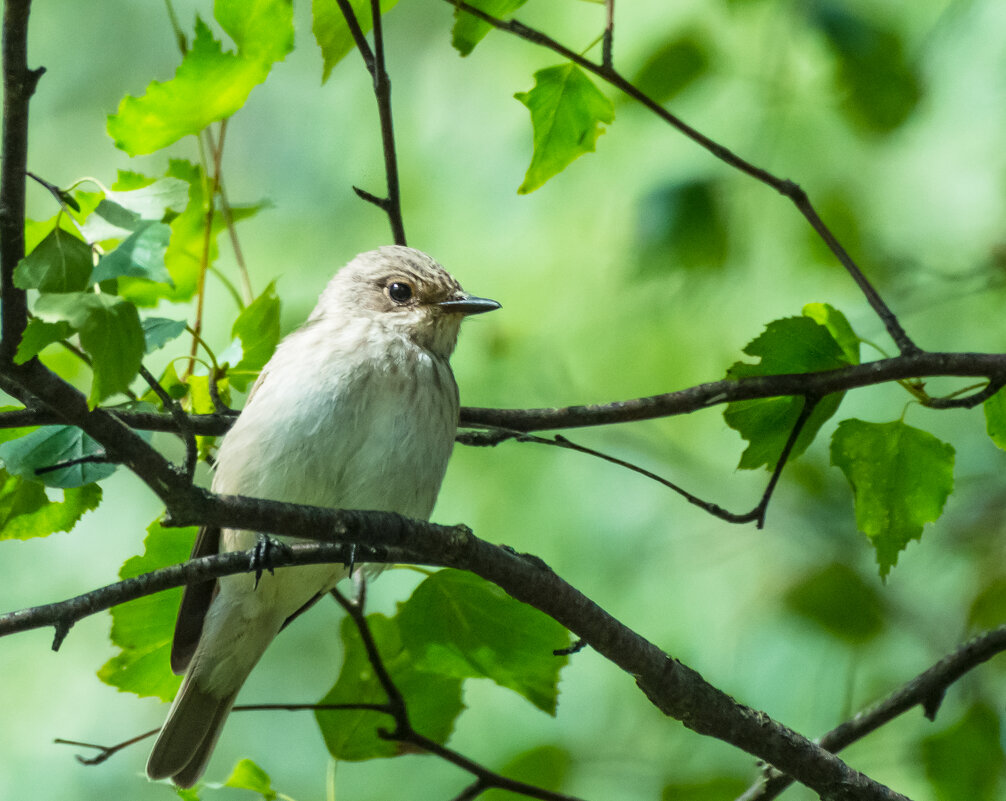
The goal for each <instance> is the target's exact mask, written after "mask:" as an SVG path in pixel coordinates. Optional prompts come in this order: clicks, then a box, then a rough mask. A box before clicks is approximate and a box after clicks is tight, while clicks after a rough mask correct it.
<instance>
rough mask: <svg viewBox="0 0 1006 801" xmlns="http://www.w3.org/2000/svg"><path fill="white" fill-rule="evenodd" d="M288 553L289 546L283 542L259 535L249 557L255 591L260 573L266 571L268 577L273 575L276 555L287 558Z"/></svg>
mask: <svg viewBox="0 0 1006 801" xmlns="http://www.w3.org/2000/svg"><path fill="white" fill-rule="evenodd" d="M290 553H291V551H290V546H289V545H287V544H286V543H285V542H282V541H281V540H277V539H275V538H273V537H269V536H267V535H265V534H259V536H258V542H256V543H255V547H254V548H252V556H251V567H253V568H254V569H255V589H258V583H259V581H260V580H261V578H262V573H264V572H265V571H266V570H268V571H269V574H270V575H273V574H274V572H275V571H274V569H273V568H274V559H275V556H276V554H283V555H284V556H289V555H290Z"/></svg>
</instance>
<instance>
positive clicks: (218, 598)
mask: <svg viewBox="0 0 1006 801" xmlns="http://www.w3.org/2000/svg"><path fill="white" fill-rule="evenodd" d="M497 308H499V304H498V303H496V302H495V301H492V300H487V299H485V298H478V297H473V296H472V295H469V294H467V293H466V292H464V291H463V290H462V289H461V286H460V284H458V282H457V281H456V280H455V279H454V278H453V277H451V276H450V275H449V274H448V273H447V272H446V271H445V270H444V269H443V268H442V267H441V266H440V265H439V264H437V263H436V262H435V261H434V260H433V259H432V258H430V257H429V256H427V255H426V254H425V253H421V252H420V251H418V250H413V249H412V248H407V247H401V246H391V247H383V248H380V249H378V250H374V251H370V252H368V253H363V254H361V255H359V256H357V257H356V258H355V259H353V260H352V261H351V262H350V263H349V264H347V265H346V266H345V267H343V268H342V269H341V270H339V272H337V273H336V275H335V277H334V278H332V280H331V281H330V282H329V284H328V286H327V287H326V289H325V291H324V292H323V293H322V295H321V297H320V298H319V300H318V305H317V306H316V307H315V309H314V311H313V312H312V313H311V316H310V317H309V318H308V320H307V322H306V323H305V324H304V325H303V326H301V327H300V328H299V329H297V330H296V331H295V332H293V333H292V334H290V336H288V337H287V338H286V339H284V340H283V342H282V343H280V345H279V347H278V348H277V349H276V353H275V354H274V355H273V357H272V358H271V359H270V360H269V362H268V364H266V366H265V368H264V369H263V370H262V374H261V375H260V376H259V378H258V381H257V382H256V383H255V385H254V386H253V387H252V391H251V393H250V394H249V396H248V402H247V404H246V405H245V408H244V410H243V411H242V412H241V414H240V416H239V417H238V419H237V421H236V422H235V424H234V427H233V428H232V429H231V430H230V431H229V432H228V433H227V435H226V436H225V437H224V438H223V441H222V443H221V445H220V451H219V454H218V458H217V466H216V473H215V476H214V479H213V489H214V490H215V491H216V492H220V493H228V494H241V495H250V496H254V497H258V498H267V499H271V500H277V501H289V502H294V503H304V504H312V505H316V506H328V507H335V508H344V509H374V510H382V511H391V512H399V513H401V514H403V515H406V516H407V517H415V518H423V519H426V518H428V517H429V515H430V512H431V511H432V510H433V504H434V502H435V501H436V498H437V493H438V492H439V490H440V483H441V481H442V480H443V477H444V471H445V470H446V468H447V459H448V457H449V456H450V453H451V449H452V447H453V444H454V436H455V433H456V430H457V423H458V389H457V384H455V382H454V375H453V373H452V372H451V368H450V364H449V361H448V360H449V358H450V355H451V353H452V352H453V350H454V346H455V344H456V342H457V337H458V331H459V329H460V326H461V321H462V319H463V318H464V317H465V316H466V315H470V314H481V313H482V312H487V311H492V310H493V309H497ZM257 541H258V535H257V534H255V533H254V532H251V531H236V530H230V529H224V530H223V531H221V530H219V529H213V528H203V529H202V530H201V531H200V532H199V536H198V538H197V540H196V544H195V547H194V548H193V551H192V555H193V557H196V556H204V555H206V554H211V553H217V552H218V551H221V550H222V551H233V550H245V549H248V548H251V547H254V546H255V545H256V543H257ZM346 572H347V571H346V568H345V566H344V565H341V564H335V565H309V566H299V567H288V568H278V569H277V570H276V571H275V573H274V574H271V573H264V574H263V575H262V576H261V578H260V580H258V581H257V582H256V577H255V576H254V575H251V574H240V575H234V576H228V577H226V578H222V579H219V580H218V581H210V582H205V583H203V584H198V585H192V586H189V587H187V588H186V590H185V594H184V596H183V598H182V605H181V608H180V609H179V613H178V622H177V625H176V628H175V637H174V642H173V644H172V651H171V667H172V669H173V670H174V671H175V672H176V673H183V672H184V673H185V678H184V679H183V681H182V685H181V688H180V689H179V691H178V695H177V696H176V697H175V700H174V703H173V704H172V706H171V711H170V712H169V713H168V717H167V720H166V721H165V723H164V726H163V727H162V729H161V732H160V735H159V736H158V738H157V741H156V742H155V743H154V747H153V749H152V751H151V752H150V757H149V759H148V761H147V775H148V776H149V777H150V778H151V779H163V778H169V777H170V778H171V780H172V781H173V782H174V783H175V784H177V785H179V786H181V787H190V786H192V785H193V784H195V782H196V781H197V780H198V779H199V777H200V776H201V775H202V774H203V771H204V770H205V769H206V764H207V762H208V761H209V758H210V755H211V754H212V752H213V748H214V746H215V745H216V743H217V739H218V738H219V736H220V731H221V729H222V727H223V725H224V721H225V720H226V719H227V715H228V713H229V712H230V710H231V708H232V707H233V706H234V700H235V698H236V697H237V694H238V691H239V690H240V689H241V685H242V684H243V683H244V681H245V679H246V678H247V677H248V674H249V673H250V672H251V670H252V668H253V667H254V666H255V664H256V663H257V662H258V660H259V658H260V657H261V656H262V654H263V653H264V652H265V649H266V648H267V647H268V645H269V643H270V642H272V639H273V638H274V637H275V636H276V635H277V634H278V633H279V631H280V629H282V628H283V627H284V626H285V625H286V624H287V623H288V622H290V620H291V619H293V618H294V617H295V616H297V615H298V614H299V613H300V612H301V611H303V610H304V609H305V608H307V607H308V606H310V605H311V604H312V603H313V602H314V601H315V600H316V599H318V598H319V597H321V596H322V595H323V594H324V593H326V592H327V591H328V590H329V589H331V588H332V587H333V586H335V584H336V583H337V582H338V581H339V580H340V579H342V578H343V577H344V576H345V575H346Z"/></svg>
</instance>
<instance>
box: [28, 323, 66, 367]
mask: <svg viewBox="0 0 1006 801" xmlns="http://www.w3.org/2000/svg"><path fill="white" fill-rule="evenodd" d="M70 333H71V329H70V324H69V323H66V322H58V323H47V322H44V321H42V320H39V319H38V318H37V317H33V318H32V319H30V320H29V321H28V325H27V327H26V328H25V329H24V333H23V334H22V335H21V343H20V344H19V345H18V346H17V353H16V354H15V355H14V363H15V364H24V363H25V362H26V361H28V360H29V359H31V358H33V357H35V356H37V355H38V354H39V353H40V352H41V351H42V350H44V349H45V348H46V347H48V346H49V345H51V344H52V343H53V342H59V341H60V340H61V339H66V338H67V337H68V336H70Z"/></svg>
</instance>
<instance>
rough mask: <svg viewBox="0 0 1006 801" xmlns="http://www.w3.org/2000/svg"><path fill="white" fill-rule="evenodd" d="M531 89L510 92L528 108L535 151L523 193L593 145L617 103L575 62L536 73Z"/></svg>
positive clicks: (520, 191) (589, 150)
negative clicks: (605, 94)
mask: <svg viewBox="0 0 1006 801" xmlns="http://www.w3.org/2000/svg"><path fill="white" fill-rule="evenodd" d="M534 80H535V86H534V88H533V89H532V90H531V91H530V92H518V93H517V94H515V95H514V97H516V98H517V99H518V100H519V101H520V102H521V103H523V104H524V105H525V106H527V107H528V109H529V110H530V112H531V125H532V126H533V128H534V153H533V155H532V156H531V166H530V167H528V170H527V174H526V175H525V176H524V183H522V184H521V185H520V188H519V189H518V190H517V191H518V192H519V193H521V194H526V193H528V192H533V191H534V190H535V189H537V188H538V187H540V186H541V185H542V184H544V183H545V182H546V181H547V180H548V179H549V178H551V177H552V176H553V175H556V174H557V173H560V172H562V171H563V170H564V169H566V167H567V166H568V165H569V164H570V162H572V161H573V160H574V159H576V158H578V157H579V156H582V155H583V154H584V153H589V152H591V151H592V150H593V149H594V143H595V142H596V141H597V137H598V136H600V135H601V134H602V133H604V129H603V128H602V127H601V123H608V124H610V123H612V122H613V121H614V119H615V107H614V106H613V105H612V103H611V101H610V100H608V98H607V97H605V96H604V95H603V94H602V93H601V92H600V91H599V90H598V89H597V87H596V86H594V84H593V83H591V80H590V78H588V77H587V75H586V74H585V73H584V72H583V70H581V69H580V68H579V67H578V66H576V65H575V64H572V63H570V64H560V65H559V66H557V67H548V68H547V69H543V70H539V71H538V72H536V73H535V74H534Z"/></svg>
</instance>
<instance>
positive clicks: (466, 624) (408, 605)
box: [398, 570, 569, 715]
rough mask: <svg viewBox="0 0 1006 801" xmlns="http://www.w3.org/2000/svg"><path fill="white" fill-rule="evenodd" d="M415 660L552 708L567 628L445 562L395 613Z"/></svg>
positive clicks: (563, 659)
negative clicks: (481, 680) (483, 680)
mask: <svg viewBox="0 0 1006 801" xmlns="http://www.w3.org/2000/svg"><path fill="white" fill-rule="evenodd" d="M398 618H399V623H400V626H401V629H402V637H403V640H404V642H405V647H406V648H407V649H408V650H409V652H410V653H411V654H412V655H413V659H414V660H415V664H416V666H417V667H419V668H422V669H425V670H429V671H432V672H436V673H439V674H441V675H445V676H456V677H458V678H462V679H464V678H488V679H492V680H493V681H494V682H496V683H497V684H499V685H500V686H501V687H507V688H508V689H511V690H514V691H515V692H517V693H519V694H520V695H522V696H524V697H525V698H527V699H528V700H529V701H530V702H531V703H532V704H534V705H535V706H536V707H538V708H539V709H541V710H543V711H545V712H548V713H549V714H551V715H554V714H555V709H556V704H557V702H558V696H559V689H558V682H559V671H560V669H561V668H562V667H563V665H565V664H566V657H565V656H555V655H554V653H553V651H555V650H557V649H560V648H565V647H567V646H568V645H569V632H567V631H566V629H565V628H563V627H562V626H561V625H560V624H558V623H556V622H555V621H554V620H552V619H551V618H550V617H548V616H547V615H545V614H543V613H542V612H539V611H538V610H537V609H535V608H534V607H531V606H527V605H526V604H522V603H520V602H519V601H515V600H514V599H513V598H511V597H510V596H509V595H507V594H506V593H505V592H504V591H503V590H501V589H500V588H499V587H497V586H496V585H495V584H491V583H490V582H488V581H485V580H484V579H481V578H479V577H478V576H475V575H473V574H471V573H466V572H464V571H461V570H440V571H438V572H437V573H435V574H433V575H432V576H430V578H428V579H426V580H425V581H424V582H423V583H422V584H420V585H419V586H418V587H417V588H416V590H415V592H413V593H412V597H411V598H409V600H408V601H406V602H405V603H404V604H403V605H402V606H401V609H400V610H399V613H398Z"/></svg>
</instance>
